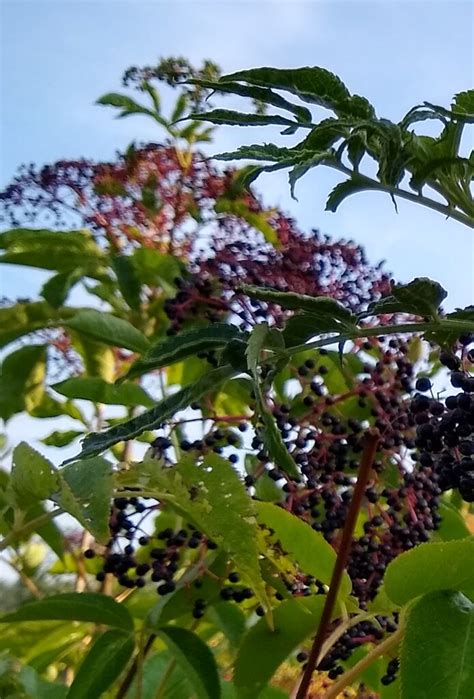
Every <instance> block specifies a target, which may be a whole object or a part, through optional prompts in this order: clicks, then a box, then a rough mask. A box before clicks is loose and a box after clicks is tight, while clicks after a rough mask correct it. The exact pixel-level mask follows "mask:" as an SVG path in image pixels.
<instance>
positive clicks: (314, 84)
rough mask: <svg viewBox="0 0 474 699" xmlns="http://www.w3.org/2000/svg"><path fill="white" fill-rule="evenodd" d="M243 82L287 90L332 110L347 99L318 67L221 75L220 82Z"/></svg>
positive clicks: (336, 82) (339, 83) (337, 82)
mask: <svg viewBox="0 0 474 699" xmlns="http://www.w3.org/2000/svg"><path fill="white" fill-rule="evenodd" d="M235 80H238V81H244V82H247V83H250V84H252V85H261V86H263V87H269V88H275V89H277V90H288V92H291V93H293V94H294V95H297V96H298V97H300V98H301V99H302V100H305V101H306V102H311V103H313V104H318V105H320V106H322V107H327V108H328V109H334V108H335V107H337V106H338V105H339V104H340V103H343V102H344V101H345V100H347V98H349V97H350V93H349V90H348V89H347V88H346V86H345V85H344V83H343V82H342V80H340V79H339V78H338V77H337V75H334V73H331V72H330V71H329V70H326V69H325V68H319V67H317V66H311V67H309V66H308V67H305V68H288V69H285V68H267V67H265V68H252V69H250V70H241V71H237V72H236V73H231V74H229V75H223V76H222V77H221V78H220V80H219V82H229V81H231V82H232V81H235Z"/></svg>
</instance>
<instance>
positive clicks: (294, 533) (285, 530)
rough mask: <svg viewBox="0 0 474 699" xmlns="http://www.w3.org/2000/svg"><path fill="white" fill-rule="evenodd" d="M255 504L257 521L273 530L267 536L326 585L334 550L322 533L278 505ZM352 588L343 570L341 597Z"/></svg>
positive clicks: (330, 571) (329, 579)
mask: <svg viewBox="0 0 474 699" xmlns="http://www.w3.org/2000/svg"><path fill="white" fill-rule="evenodd" d="M255 507H256V510H257V517H258V521H259V523H260V524H263V525H264V526H265V527H266V528H267V529H270V530H272V531H273V534H271V536H270V540H271V541H275V542H276V541H278V542H280V545H281V549H282V550H283V551H284V552H285V553H286V554H287V555H288V556H289V557H290V559H292V560H294V561H296V563H297V564H298V566H299V567H300V568H301V570H302V571H303V572H304V573H306V574H308V575H313V576H314V577H315V578H318V579H319V580H321V582H323V583H325V584H326V585H329V583H330V581H331V575H332V572H333V569H334V564H335V562H336V552H335V551H334V549H333V547H332V546H331V545H330V544H328V542H327V541H326V540H325V538H324V537H323V535H322V534H320V533H318V532H315V531H314V529H312V528H311V527H310V525H309V524H306V522H303V521H302V520H301V519H299V518H298V517H296V516H295V515H292V514H291V513H290V512H287V511H286V510H284V509H282V508H281V507H277V505H273V504H272V503H269V502H256V503H255ZM351 589H352V583H351V580H350V578H349V576H348V575H347V573H344V575H343V577H342V581H341V587H340V595H341V597H347V595H350V593H351Z"/></svg>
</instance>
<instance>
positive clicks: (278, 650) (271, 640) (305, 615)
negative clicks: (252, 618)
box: [234, 595, 325, 699]
mask: <svg viewBox="0 0 474 699" xmlns="http://www.w3.org/2000/svg"><path fill="white" fill-rule="evenodd" d="M324 599H325V598H324V596H323V595H321V596H316V597H306V598H304V597H300V598H298V599H290V600H286V601H284V602H282V603H281V604H280V605H279V606H278V607H276V609H274V610H273V621H274V630H273V631H271V630H270V628H269V627H268V624H267V622H266V621H265V619H261V620H260V621H258V622H257V623H256V624H255V626H252V628H251V629H250V630H249V631H248V632H247V634H246V635H245V636H244V639H243V641H242V645H241V646H240V649H239V653H238V656H237V660H236V663H235V673H234V684H235V686H236V688H237V692H238V697H239V699H256V697H259V696H260V692H261V691H262V689H263V688H264V687H265V685H266V684H267V682H268V681H269V680H270V679H271V678H272V677H273V675H274V674H275V672H276V670H277V669H278V667H279V666H280V665H281V663H283V662H284V661H285V660H286V659H287V658H288V656H289V655H290V653H292V652H293V651H294V650H296V649H297V648H298V646H299V645H300V644H301V643H303V641H304V640H305V639H306V638H307V637H308V636H309V635H310V634H312V633H314V632H315V631H316V629H317V627H318V624H319V621H320V618H321V613H322V610H323V606H324Z"/></svg>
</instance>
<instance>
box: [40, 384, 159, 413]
mask: <svg viewBox="0 0 474 699" xmlns="http://www.w3.org/2000/svg"><path fill="white" fill-rule="evenodd" d="M51 388H54V390H55V391H57V392H58V393H60V394H61V395H62V396H66V398H73V399H80V400H90V401H93V402H94V403H105V404H106V405H127V406H131V407H133V406H137V405H143V406H144V407H145V408H151V407H152V406H153V405H155V401H154V400H153V399H152V398H151V397H150V396H149V395H148V393H147V392H146V391H145V390H144V389H143V388H142V387H141V386H138V385H137V384H135V383H131V382H129V381H127V382H126V383H122V384H121V385H120V386H116V385H114V384H111V383H108V382H107V381H104V380H103V379H101V378H100V377H98V376H91V377H90V378H88V377H84V378H83V377H79V376H78V377H73V378H72V379H66V380H65V381H60V383H56V384H54V385H53V386H52V387H51Z"/></svg>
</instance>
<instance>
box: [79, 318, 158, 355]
mask: <svg viewBox="0 0 474 699" xmlns="http://www.w3.org/2000/svg"><path fill="white" fill-rule="evenodd" d="M65 325H66V326H67V327H68V328H72V329H73V330H76V331H77V332H80V333H81V334H83V335H86V337H90V338H92V339H93V340H96V341H99V342H103V343H104V344H106V345H112V346H113V347H125V348H126V349H129V350H131V351H132V352H146V350H147V349H148V347H149V346H150V345H149V342H148V340H147V339H146V337H145V336H144V335H143V333H141V332H140V331H139V330H137V329H136V328H135V327H134V326H133V325H131V323H129V322H128V321H126V320H124V319H123V318H117V316H114V315H111V314H110V313H103V312H102V311H96V310H93V309H87V310H81V311H79V312H78V313H77V314H76V315H75V316H73V317H72V318H70V319H69V320H67V321H66V322H65Z"/></svg>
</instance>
